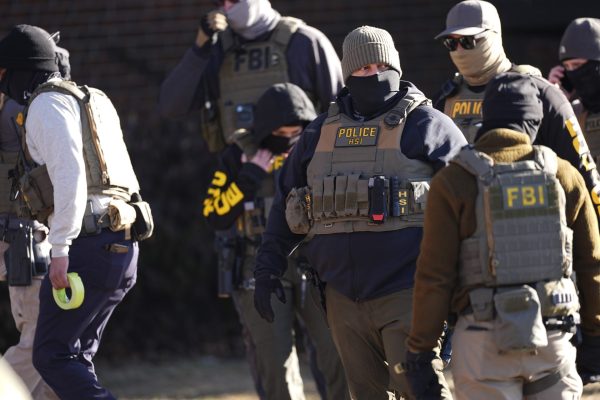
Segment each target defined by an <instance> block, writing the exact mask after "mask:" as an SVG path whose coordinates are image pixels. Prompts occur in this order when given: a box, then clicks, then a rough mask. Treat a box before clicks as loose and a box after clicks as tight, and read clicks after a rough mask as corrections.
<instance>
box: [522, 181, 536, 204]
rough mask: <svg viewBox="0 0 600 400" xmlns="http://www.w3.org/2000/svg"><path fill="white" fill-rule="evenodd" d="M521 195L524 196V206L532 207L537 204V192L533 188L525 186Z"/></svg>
mask: <svg viewBox="0 0 600 400" xmlns="http://www.w3.org/2000/svg"><path fill="white" fill-rule="evenodd" d="M521 194H522V196H523V205H524V206H525V207H527V206H532V205H534V204H535V203H536V198H535V190H534V188H533V186H523V187H522V188H521Z"/></svg>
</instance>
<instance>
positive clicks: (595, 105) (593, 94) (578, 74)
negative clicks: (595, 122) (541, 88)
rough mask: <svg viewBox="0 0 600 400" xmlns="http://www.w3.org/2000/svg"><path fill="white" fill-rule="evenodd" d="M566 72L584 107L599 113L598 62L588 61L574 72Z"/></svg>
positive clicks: (599, 76) (599, 80)
mask: <svg viewBox="0 0 600 400" xmlns="http://www.w3.org/2000/svg"><path fill="white" fill-rule="evenodd" d="M566 72H567V77H568V78H569V80H570V81H571V83H572V84H573V88H574V89H575V92H577V95H578V96H579V98H580V99H581V102H582V103H583V105H584V107H585V108H586V109H588V110H589V111H591V112H599V111H600V61H595V60H589V61H588V62H586V63H585V64H583V65H582V66H581V67H579V68H577V69H576V70H575V71H566Z"/></svg>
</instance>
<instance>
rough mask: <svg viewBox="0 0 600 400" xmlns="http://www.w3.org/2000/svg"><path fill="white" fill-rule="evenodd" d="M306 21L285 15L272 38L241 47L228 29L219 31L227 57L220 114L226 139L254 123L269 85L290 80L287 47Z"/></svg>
mask: <svg viewBox="0 0 600 400" xmlns="http://www.w3.org/2000/svg"><path fill="white" fill-rule="evenodd" d="M302 25H304V22H303V21H301V20H299V19H296V18H292V17H282V18H281V20H280V21H279V23H278V24H277V27H276V28H275V29H274V31H273V33H272V34H271V35H270V37H269V39H268V40H266V41H258V42H248V43H244V44H243V45H242V46H240V47H236V46H235V43H234V36H233V32H232V31H231V30H230V29H228V30H226V31H224V32H223V33H221V34H219V39H220V40H221V43H222V48H223V52H224V54H225V55H224V59H223V63H222V64H221V67H220V69H219V92H220V95H219V96H220V97H219V101H218V104H219V114H220V122H221V131H222V135H223V138H224V140H225V142H226V143H232V134H233V132H234V131H235V130H236V129H240V128H246V129H251V128H252V127H253V123H254V120H253V108H254V104H255V103H256V101H257V100H258V98H259V97H260V96H261V95H262V94H263V92H264V91H265V89H266V88H267V87H269V86H271V85H273V84H275V83H280V82H289V76H288V64H287V58H286V54H285V53H286V49H287V46H288V43H289V41H290V38H291V37H292V35H293V34H294V33H295V32H296V31H297V30H298V28H299V27H300V26H302Z"/></svg>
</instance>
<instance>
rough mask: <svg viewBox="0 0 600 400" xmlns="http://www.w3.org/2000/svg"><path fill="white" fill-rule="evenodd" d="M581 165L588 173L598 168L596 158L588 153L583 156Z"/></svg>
mask: <svg viewBox="0 0 600 400" xmlns="http://www.w3.org/2000/svg"><path fill="white" fill-rule="evenodd" d="M581 164H582V165H583V168H585V170H586V171H590V170H592V169H593V168H596V163H595V162H594V158H593V157H592V155H591V154H590V153H586V154H584V155H582V156H581Z"/></svg>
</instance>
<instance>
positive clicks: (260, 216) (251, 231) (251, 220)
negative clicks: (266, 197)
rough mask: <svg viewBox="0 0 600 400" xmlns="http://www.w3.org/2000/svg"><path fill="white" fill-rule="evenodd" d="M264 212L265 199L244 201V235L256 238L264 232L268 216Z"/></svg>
mask: <svg viewBox="0 0 600 400" xmlns="http://www.w3.org/2000/svg"><path fill="white" fill-rule="evenodd" d="M255 203H256V204H255ZM264 214H265V206H264V201H263V199H260V198H259V199H256V200H254V201H246V202H245V203H244V216H243V218H244V235H245V236H246V237H247V238H255V237H257V236H259V235H262V234H263V232H264V231H265V227H266V225H267V218H266V216H265V215H264Z"/></svg>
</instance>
